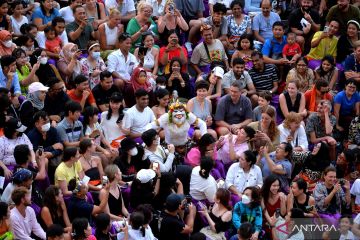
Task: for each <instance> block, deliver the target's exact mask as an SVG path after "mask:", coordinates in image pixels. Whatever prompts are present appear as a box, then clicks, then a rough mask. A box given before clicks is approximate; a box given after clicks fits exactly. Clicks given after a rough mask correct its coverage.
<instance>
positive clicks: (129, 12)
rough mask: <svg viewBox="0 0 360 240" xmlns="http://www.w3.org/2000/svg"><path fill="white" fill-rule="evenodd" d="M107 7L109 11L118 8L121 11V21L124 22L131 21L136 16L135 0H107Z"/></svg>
mask: <svg viewBox="0 0 360 240" xmlns="http://www.w3.org/2000/svg"><path fill="white" fill-rule="evenodd" d="M104 3H105V8H106V10H107V12H110V9H112V8H115V9H118V10H119V11H120V13H121V22H122V23H123V24H125V23H127V22H129V20H130V19H131V18H133V17H135V14H136V12H135V5H134V0H127V1H126V2H125V4H123V3H118V2H117V1H114V0H105V1H104Z"/></svg>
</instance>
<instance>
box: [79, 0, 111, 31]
mask: <svg viewBox="0 0 360 240" xmlns="http://www.w3.org/2000/svg"><path fill="white" fill-rule="evenodd" d="M83 7H84V8H85V13H86V17H87V18H88V19H89V20H90V21H89V22H90V23H93V22H95V23H96V24H98V25H100V24H102V23H103V22H106V21H107V15H106V11H105V6H104V3H103V2H94V1H91V0H86V1H85V4H84V5H83Z"/></svg>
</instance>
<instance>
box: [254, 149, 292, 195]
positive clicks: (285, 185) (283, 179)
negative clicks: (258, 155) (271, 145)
mask: <svg viewBox="0 0 360 240" xmlns="http://www.w3.org/2000/svg"><path fill="white" fill-rule="evenodd" d="M269 155H270V158H271V159H272V160H273V162H274V163H275V164H276V165H281V166H282V168H283V170H284V171H285V174H284V175H280V174H276V175H277V176H278V177H279V179H280V183H281V188H282V190H285V191H287V190H288V189H289V179H290V178H291V168H292V165H291V162H290V161H289V160H287V159H283V160H280V161H276V162H275V161H274V159H275V153H270V154H269ZM261 164H262V166H263V167H262V173H263V177H264V179H265V178H267V177H268V176H269V175H271V174H273V173H272V172H271V171H270V168H269V165H268V164H267V162H266V159H265V158H264V157H263V158H262V159H261Z"/></svg>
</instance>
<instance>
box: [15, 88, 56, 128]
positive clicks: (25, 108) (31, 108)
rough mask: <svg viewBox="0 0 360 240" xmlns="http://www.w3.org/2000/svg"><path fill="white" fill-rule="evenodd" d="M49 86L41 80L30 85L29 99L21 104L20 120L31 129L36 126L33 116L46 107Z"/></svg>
mask: <svg viewBox="0 0 360 240" xmlns="http://www.w3.org/2000/svg"><path fill="white" fill-rule="evenodd" d="M48 89H49V88H48V87H45V86H44V85H43V84H42V83H40V82H34V83H32V84H30V85H29V91H28V95H27V97H26V98H27V99H26V100H25V101H24V102H23V103H22V104H21V106H20V120H21V122H22V124H24V125H25V126H26V127H27V130H30V129H31V128H33V126H34V121H33V116H34V114H35V113H36V112H38V111H40V110H42V109H43V108H44V101H45V97H46V93H47V91H48Z"/></svg>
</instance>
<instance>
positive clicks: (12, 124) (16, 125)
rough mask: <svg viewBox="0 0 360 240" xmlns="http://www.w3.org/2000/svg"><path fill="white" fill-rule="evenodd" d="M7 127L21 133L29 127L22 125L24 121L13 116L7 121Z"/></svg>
mask: <svg viewBox="0 0 360 240" xmlns="http://www.w3.org/2000/svg"><path fill="white" fill-rule="evenodd" d="M6 127H8V128H10V129H15V130H16V131H17V132H21V133H23V132H25V130H26V129H27V127H26V126H24V125H22V123H21V122H20V121H19V120H17V119H16V118H13V117H12V118H10V119H9V120H8V121H7V122H6Z"/></svg>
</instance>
